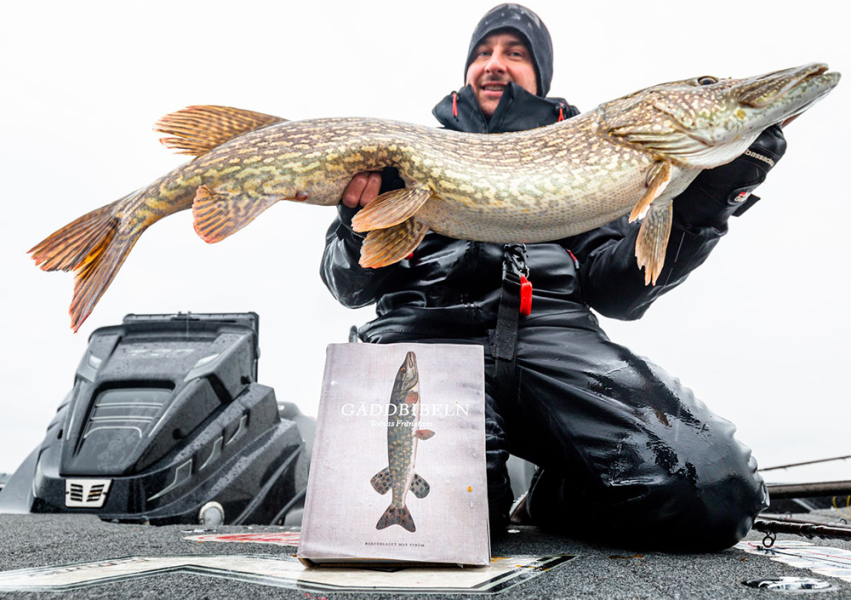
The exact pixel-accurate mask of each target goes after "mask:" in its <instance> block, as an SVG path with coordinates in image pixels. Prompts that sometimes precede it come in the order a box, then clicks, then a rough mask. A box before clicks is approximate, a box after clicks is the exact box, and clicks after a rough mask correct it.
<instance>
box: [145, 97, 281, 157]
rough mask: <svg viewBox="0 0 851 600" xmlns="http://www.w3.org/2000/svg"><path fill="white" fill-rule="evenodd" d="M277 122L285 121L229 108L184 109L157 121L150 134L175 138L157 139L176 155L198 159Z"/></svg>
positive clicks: (198, 107) (193, 107) (199, 107)
mask: <svg viewBox="0 0 851 600" xmlns="http://www.w3.org/2000/svg"><path fill="white" fill-rule="evenodd" d="M281 121H286V119H282V118H280V117H274V116H272V115H265V114H263V113H259V112H254V111H251V110H242V109H240V108H231V107H229V106H187V107H186V108H184V109H182V110H179V111H177V112H173V113H171V114H168V115H166V116H164V117H163V118H162V119H160V120H159V121H157V122H156V123H155V124H154V131H158V132H160V133H167V134H170V135H175V136H178V137H167V138H160V143H161V144H163V145H164V146H166V147H167V148H170V149H172V150H176V151H177V154H190V155H192V156H199V155H201V154H204V153H205V152H209V151H210V150H212V149H213V148H215V147H216V146H219V145H221V144H224V143H225V142H227V141H228V140H232V139H233V138H235V137H237V136H240V135H242V134H243V133H248V132H249V131H254V130H255V129H259V128H261V127H265V126H267V125H272V124H273V123H280V122H281Z"/></svg>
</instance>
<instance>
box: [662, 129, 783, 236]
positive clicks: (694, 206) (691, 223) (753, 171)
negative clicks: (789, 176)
mask: <svg viewBox="0 0 851 600" xmlns="http://www.w3.org/2000/svg"><path fill="white" fill-rule="evenodd" d="M785 152H786V138H785V137H783V130H782V129H781V128H780V125H772V126H771V127H769V128H768V129H766V130H765V131H763V132H762V133H761V134H760V136H759V137H758V138H756V141H755V142H754V143H753V144H751V147H750V148H748V149H747V150H746V151H745V153H744V154H742V155H741V156H739V157H738V158H736V159H735V160H733V161H732V162H729V163H727V164H726V165H721V166H720V167H715V168H714V169H707V170H705V171H703V172H702V173H701V174H700V175H698V176H697V178H696V179H695V180H694V181H693V182H692V184H691V185H690V186H689V187H688V189H686V190H685V191H684V192H683V193H682V194H680V195H679V196H678V197H677V198H675V199H674V218H675V219H676V220H677V221H678V222H679V223H680V224H681V225H683V226H685V227H686V228H689V227H715V228H723V227H724V226H725V224H726V223H727V219H729V218H730V216H731V215H736V216H739V215H741V214H742V213H744V212H745V211H746V210H747V209H749V208H750V207H751V206H753V205H754V204H755V203H756V201H757V200H759V197H758V196H755V195H753V194H751V192H752V191H753V189H754V188H756V187H757V186H758V185H759V184H761V183H762V182H763V181H765V177H766V175H767V174H768V172H769V171H770V170H771V168H772V167H773V166H774V165H775V164H776V163H777V161H778V160H780V158H781V157H782V156H783V154H784V153H785Z"/></svg>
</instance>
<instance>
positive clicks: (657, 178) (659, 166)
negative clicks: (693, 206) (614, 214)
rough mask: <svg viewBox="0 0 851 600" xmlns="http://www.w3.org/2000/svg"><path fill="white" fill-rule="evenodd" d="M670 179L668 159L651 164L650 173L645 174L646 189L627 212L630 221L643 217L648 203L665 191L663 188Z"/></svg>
mask: <svg viewBox="0 0 851 600" xmlns="http://www.w3.org/2000/svg"><path fill="white" fill-rule="evenodd" d="M670 181H671V163H669V162H668V161H660V162H657V163H656V164H655V165H653V167H652V168H651V170H650V173H649V174H648V175H647V189H646V190H645V191H644V195H643V196H641V199H640V200H639V201H638V202H637V203H636V204H635V206H634V207H633V209H632V212H631V213H629V222H630V223H632V222H633V221H635V220H637V219H642V218H644V215H646V214H647V211H648V210H649V209H650V205H651V204H652V203H653V201H654V200H655V199H656V198H658V197H659V196H660V195H661V194H662V192H664V191H665V188H666V187H668V183H669V182H670Z"/></svg>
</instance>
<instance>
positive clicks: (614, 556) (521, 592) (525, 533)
mask: <svg viewBox="0 0 851 600" xmlns="http://www.w3.org/2000/svg"><path fill="white" fill-rule="evenodd" d="M842 516H843V515H840V514H837V513H836V512H835V511H827V510H825V511H820V512H819V513H817V514H811V515H807V516H806V518H810V519H818V520H821V521H823V522H825V523H827V522H837V521H838V520H839V519H840V518H841V517H842ZM849 520H851V519H849ZM287 531H288V530H285V529H283V528H280V527H222V528H220V529H218V530H217V531H216V532H215V534H211V533H209V532H202V531H191V530H190V528H187V527H186V526H169V527H150V526H140V525H118V524H112V523H103V522H101V521H99V520H98V519H97V518H95V517H92V516H82V515H0V544H2V552H0V571H2V572H0V589H2V590H3V595H6V594H10V595H13V596H14V597H30V598H33V597H42V598H43V597H50V598H62V597H78V598H82V597H86V598H113V597H115V598H118V597H124V598H126V597H137V598H154V597H163V598H203V597H209V598H228V597H229V598H234V597H251V598H299V599H302V600H303V599H306V598H312V599H316V598H322V597H326V598H335V599H340V600H349V599H354V598H371V597H376V596H377V595H378V593H377V592H376V591H359V592H341V591H332V590H335V589H339V588H335V587H328V586H341V587H345V586H350V585H354V584H359V585H370V582H369V580H368V577H367V578H366V579H365V578H364V577H365V576H369V575H371V574H374V572H373V573H371V572H369V571H363V570H361V571H336V572H334V573H331V572H330V571H329V570H328V569H321V571H322V572H321V573H317V577H313V576H312V574H311V573H304V572H303V567H302V566H301V564H300V563H297V562H291V561H294V560H295V559H292V558H291V555H293V554H294V553H295V550H296V548H295V547H294V546H286V545H277V544H269V543H265V544H261V543H256V542H241V543H222V542H215V541H197V540H188V539H186V538H187V537H193V536H199V535H220V534H251V535H254V534H266V536H267V537H271V538H272V539H273V540H276V539H277V541H281V542H286V540H287V538H288V537H290V539H291V537H292V536H287V535H283V534H285V533H287ZM763 538H764V534H761V533H758V532H752V533H751V534H750V535H749V536H748V538H747V540H749V541H750V542H752V545H753V546H758V545H759V542H760V541H761V540H762V539H763ZM789 541H791V542H792V544H788V542H789ZM784 544H786V545H789V546H790V548H788V549H786V550H784ZM807 544H811V546H810V545H807ZM775 547H776V548H779V550H778V554H775V555H773V558H775V559H776V558H785V559H786V560H787V561H791V560H793V557H792V556H791V554H794V553H795V552H799V551H800V549H801V548H803V549H804V551H805V552H807V553H809V554H810V556H811V560H814V561H815V563H813V564H811V565H810V566H809V567H802V568H798V567H793V566H790V565H788V564H784V563H782V562H778V561H776V560H772V557H770V556H768V555H764V554H752V553H748V552H746V551H745V550H743V549H739V548H732V549H729V550H726V551H724V552H720V553H717V554H705V555H696V554H680V555H670V554H663V553H658V552H644V551H642V550H641V549H637V548H614V547H606V546H595V545H592V544H588V543H584V542H578V541H575V540H571V539H566V538H562V537H558V536H554V535H550V534H547V533H544V532H541V531H539V530H537V529H535V528H531V527H519V528H516V530H515V533H511V534H509V535H508V536H506V537H505V538H504V539H500V540H497V541H495V542H494V543H493V547H492V553H493V556H494V557H519V556H536V557H551V556H555V555H565V554H566V555H572V556H574V557H575V558H573V559H571V560H567V561H563V562H561V564H558V565H555V562H554V563H550V564H549V565H545V566H544V567H543V568H541V567H536V566H535V565H534V564H526V565H525V566H521V567H515V566H514V564H520V563H521V561H520V560H519V559H514V558H511V559H509V560H507V561H503V563H501V564H504V565H506V566H507V567H510V568H509V569H508V571H507V572H506V573H507V574H506V573H501V574H499V575H498V577H496V579H499V581H500V583H498V584H497V585H496V588H497V589H499V590H500V591H499V594H498V597H499V598H505V599H509V598H510V599H513V598H612V599H619V598H624V599H626V598H653V599H667V598H672V599H673V598H707V599H709V598H712V599H724V598H761V599H765V598H772V597H788V596H787V594H786V593H784V592H773V591H768V590H758V589H752V588H748V587H746V586H745V585H744V584H743V583H742V581H743V580H746V579H756V578H769V577H779V576H791V577H813V578H816V579H819V580H822V581H826V582H828V583H830V584H831V589H830V590H826V591H823V592H811V593H817V594H819V596H820V597H824V598H851V542H849V541H838V540H819V539H814V540H809V541H808V540H805V539H804V538H802V537H799V536H793V535H779V536H778V537H777V542H776V544H775ZM825 548H827V549H828V550H824V549H825ZM127 557H155V559H154V560H138V559H134V560H129V561H124V562H115V561H113V560H111V559H119V558H127ZM156 557H160V558H158V559H157V558H156ZM162 557H173V558H170V559H169V561H170V562H168V563H167V564H166V563H162V562H159V561H160V560H161V559H162ZM238 557H245V558H238ZM95 562H100V564H98V565H94V566H92V565H90V563H95ZM509 563H513V564H509ZM72 564H74V565H77V566H76V567H72V568H67V569H63V570H62V571H59V570H51V569H42V570H40V571H37V572H33V571H28V572H23V573H9V571H13V570H21V569H34V568H43V567H60V566H64V565H72ZM258 565H259V566H258ZM264 565H268V566H270V567H272V568H271V569H270V570H268V571H267V572H265V573H263V572H262V571H263V569H264ZM814 567H815V568H819V567H820V568H828V569H834V570H833V571H832V572H833V573H834V576H829V575H823V574H818V573H814V572H813V570H812V569H813V568H814ZM258 569H259V570H258ZM840 569H841V570H840ZM120 570H123V572H125V573H126V572H128V571H142V572H145V571H147V572H148V574H147V575H145V576H140V575H130V576H125V575H119V571H120ZM151 570H156V572H154V573H151ZM457 571H458V570H457V569H449V570H438V575H437V576H434V575H433V574H431V575H429V574H428V573H422V572H421V573H420V574H419V575H418V577H417V578H418V579H420V580H422V579H423V578H425V577H428V576H432V577H434V581H439V582H440V584H439V585H441V586H448V585H450V584H453V585H454V584H455V583H457V581H459V580H458V579H457V578H455V574H454V573H453V572H457ZM464 571H465V572H466V573H463V575H465V576H467V575H468V574H470V573H471V572H472V571H474V570H471V569H465V570H464ZM843 572H844V576H845V580H843V579H842V578H840V577H837V576H835V575H837V574H839V575H841V574H842V573H843ZM415 574H416V573H411V572H410V571H409V572H408V573H407V574H406V573H405V571H404V570H395V572H394V573H387V572H380V573H378V574H377V575H378V577H379V579H381V581H382V582H383V583H382V584H385V585H386V584H388V582H390V584H391V585H397V586H400V587H404V586H405V585H406V584H405V581H403V579H404V578H405V576H406V575H407V576H408V580H410V577H411V576H412V575H415ZM104 575H109V576H110V577H112V578H113V579H112V580H110V581H108V582H101V583H99V584H96V585H91V584H87V583H80V582H79V581H78V582H77V583H76V584H75V585H77V586H78V587H76V588H73V589H68V588H66V589H64V590H60V591H48V590H49V589H50V588H49V587H48V586H49V584H51V582H52V583H54V584H55V583H56V582H58V581H67V580H68V579H67V578H68V577H78V578H79V577H81V576H82V577H95V576H97V577H103V576H104ZM63 578H65V579H63ZM311 579H313V580H314V583H311V582H310V580H311ZM317 579H318V580H320V582H319V583H316V582H315V581H316V580H317ZM473 579H475V577H474V578H473ZM484 579H487V577H485V578H484ZM491 579H492V580H493V579H495V578H491ZM299 580H300V581H301V583H298V581H299ZM24 590H30V591H24ZM36 590H38V591H36ZM400 593H401V591H400V590H394V591H392V592H385V594H382V597H385V598H389V597H394V596H398V595H399V594H400ZM413 595H414V596H419V597H423V598H462V597H467V598H469V597H471V596H469V595H466V594H458V593H441V594H428V593H424V591H422V590H420V591H416V592H414V593H413ZM488 595H489V594H485V595H484V597H487V596H488ZM473 597H483V595H482V591H481V588H480V592H479V594H477V596H473Z"/></svg>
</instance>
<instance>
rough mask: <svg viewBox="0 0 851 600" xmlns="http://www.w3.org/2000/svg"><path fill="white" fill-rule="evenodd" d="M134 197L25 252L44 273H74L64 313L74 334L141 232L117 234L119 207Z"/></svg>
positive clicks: (84, 218)
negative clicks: (29, 254)
mask: <svg viewBox="0 0 851 600" xmlns="http://www.w3.org/2000/svg"><path fill="white" fill-rule="evenodd" d="M138 193H139V192H134V193H133V194H130V195H129V196H127V197H125V198H122V199H121V200H118V201H116V202H113V203H112V204H107V205H106V206H103V207H101V208H98V209H96V210H93V211H92V212H90V213H87V214H85V215H83V216H82V217H80V218H79V219H77V220H75V221H72V222H71V223H69V224H68V225H66V226H65V227H63V228H62V229H59V230H58V231H56V232H54V233H52V234H51V235H49V236H48V237H47V238H45V239H44V240H43V241H42V242H40V243H38V244H37V245H36V246H34V247H33V248H32V249H31V250H30V251H29V252H30V253H31V254H32V256H33V259H34V260H35V261H36V264H37V265H38V266H39V267H41V268H42V269H44V270H45V271H75V272H76V277H75V283H74V298H73V299H72V301H71V307H70V309H69V311H68V312H69V314H70V315H71V329H73V330H74V331H75V332H76V331H77V330H78V329H79V328H80V326H81V325H82V324H83V322H84V321H85V320H86V318H87V317H88V316H89V314H91V312H92V309H94V307H95V305H96V304H97V302H98V300H100V297H101V296H103V293H104V292H105V291H106V288H108V287H109V284H110V283H112V280H113V279H114V278H115V274H116V273H117V272H118V269H119V268H120V267H121V265H122V264H123V263H124V260H125V259H126V258H127V254H128V253H129V252H130V250H131V249H132V248H133V246H134V245H135V244H136V240H137V239H138V238H139V236H140V235H141V234H142V231H143V229H139V230H138V231H130V232H124V231H119V226H118V224H119V220H118V217H117V216H116V212H117V209H118V208H119V205H121V204H122V203H123V202H125V201H127V200H128V199H130V198H132V197H134V196H135V195H137V194H138Z"/></svg>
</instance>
